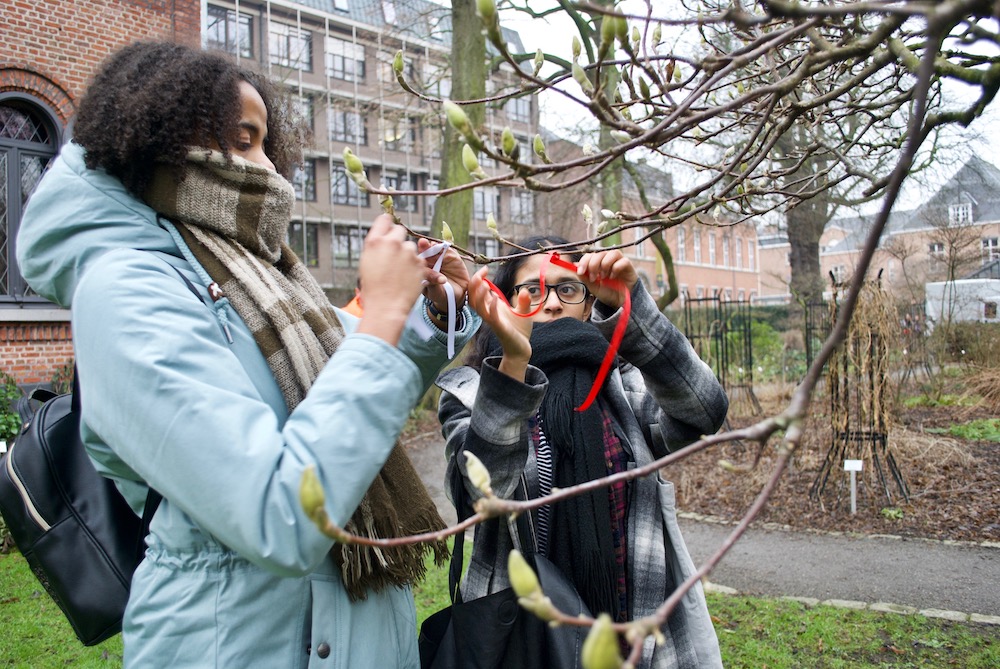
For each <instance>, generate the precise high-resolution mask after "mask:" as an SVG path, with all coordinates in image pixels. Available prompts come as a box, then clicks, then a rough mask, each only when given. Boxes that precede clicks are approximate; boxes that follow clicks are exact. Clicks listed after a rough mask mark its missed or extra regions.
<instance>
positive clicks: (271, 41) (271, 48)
mask: <svg viewBox="0 0 1000 669" xmlns="http://www.w3.org/2000/svg"><path fill="white" fill-rule="evenodd" d="M276 28H277V29H279V30H277V31H276V30H275V29H276ZM282 30H283V31H284V34H283V35H282V34H280V32H281V31H282ZM296 33H297V34H296ZM312 35H313V34H312V31H309V30H305V29H302V28H297V27H296V26H293V25H289V24H287V23H280V22H277V21H271V22H270V23H269V25H268V30H267V39H268V60H269V61H270V63H271V64H272V65H277V66H279V67H287V68H289V69H292V70H302V71H303V72H312V71H313V54H312ZM303 36H304V39H303ZM293 39H294V40H296V41H299V42H303V41H304V42H305V44H304V46H300V47H299V56H301V55H305V56H306V57H305V59H301V58H295V59H293V58H292V53H293V47H292V40H293ZM276 42H277V43H278V44H281V45H282V46H283V48H282V49H278V50H277V51H278V52H279V53H277V54H276V53H275V51H276V49H275V45H276Z"/></svg>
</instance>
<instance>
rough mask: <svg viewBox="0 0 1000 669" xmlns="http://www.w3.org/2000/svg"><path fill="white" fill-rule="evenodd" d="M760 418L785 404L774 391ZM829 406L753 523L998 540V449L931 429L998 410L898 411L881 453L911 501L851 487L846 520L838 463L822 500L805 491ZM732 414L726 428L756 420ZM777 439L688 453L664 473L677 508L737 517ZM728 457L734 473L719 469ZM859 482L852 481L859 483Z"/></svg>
mask: <svg viewBox="0 0 1000 669" xmlns="http://www.w3.org/2000/svg"><path fill="white" fill-rule="evenodd" d="M760 399H761V403H762V405H763V409H764V414H763V415H772V413H774V412H777V411H779V410H780V408H782V407H784V406H785V405H786V404H787V398H786V397H782V396H779V395H776V394H772V396H770V397H766V396H765V397H762V398H760ZM827 404H828V400H826V398H825V397H824V396H823V395H822V393H821V394H820V395H818V396H817V398H816V399H815V400H814V402H813V404H812V408H813V411H812V416H811V417H810V420H809V422H808V424H807V429H806V433H805V437H804V439H803V443H802V446H801V449H800V452H799V453H798V454H796V456H795V458H794V460H793V463H792V466H791V467H790V469H789V470H788V471H786V472H785V473H784V475H783V476H782V478H781V481H780V483H779V485H778V487H777V489H776V490H775V491H774V494H773V495H772V497H771V499H770V500H769V502H768V504H767V506H766V507H765V508H764V510H763V512H762V513H761V515H760V516H758V521H760V522H772V523H779V524H782V525H787V526H789V527H791V528H794V529H815V530H827V531H841V532H858V533H863V534H893V535H900V536H907V537H925V538H934V539H952V540H959V541H994V542H1000V443H998V442H995V441H975V440H967V439H960V438H956V437H952V436H948V435H947V434H942V433H940V432H938V431H939V430H947V429H948V428H950V427H952V426H955V425H960V424H963V423H968V422H970V421H973V420H976V419H995V418H997V417H998V412H997V411H996V410H995V409H993V410H990V409H988V408H987V407H986V406H984V405H983V404H982V403H981V404H980V405H978V406H974V407H967V406H966V407H956V406H918V407H913V408H899V409H897V410H896V412H895V415H896V420H895V422H894V424H893V425H892V426H891V428H890V433H889V449H890V450H891V451H892V453H893V454H894V457H895V460H896V462H897V464H898V465H899V468H900V470H901V472H902V475H903V478H904V480H905V482H906V484H907V486H908V489H909V499H908V500H905V499H902V497H901V496H900V495H899V494H898V490H897V489H896V487H895V486H890V492H891V493H892V495H893V497H892V499H891V500H890V499H887V497H886V496H885V494H884V493H883V492H882V490H881V489H880V488H878V489H875V488H874V487H873V486H866V485H864V484H861V485H859V493H858V504H857V506H858V508H857V514H856V515H853V516H852V515H851V513H850V488H849V478H848V476H849V475H848V474H847V472H844V471H843V466H842V464H841V465H840V466H838V467H835V468H834V471H833V473H832V474H831V477H830V479H829V480H828V483H827V486H826V490H825V494H823V496H822V497H821V498H820V499H814V498H812V497H810V495H809V492H810V489H811V487H812V486H813V482H814V481H815V480H816V477H817V474H818V472H819V470H820V467H821V465H822V463H823V459H824V458H825V457H826V454H827V451H828V450H829V448H830V444H831V429H830V424H829V414H828V411H827ZM743 408H745V407H742V406H741V405H740V404H739V403H737V404H736V406H734V407H733V411H731V412H730V422H731V424H732V426H733V427H740V426H744V425H748V424H751V423H752V422H754V421H755V420H759V417H758V418H756V419H755V418H753V417H748V416H746V415H741V409H743ZM776 443H777V439H776V438H772V440H771V442H769V444H768V446H767V447H766V448H765V449H764V450H763V451H762V452H760V460H759V462H758V463H757V465H756V467H753V462H754V458H755V457H756V456H757V454H758V452H759V451H760V447H759V446H758V445H757V444H754V443H748V444H726V445H724V446H722V447H720V448H717V449H715V450H712V451H709V452H705V453H699V454H695V455H693V456H691V457H689V458H687V459H685V460H683V461H681V462H680V463H677V464H675V465H672V466H670V467H669V468H668V470H667V472H666V474H667V477H668V478H670V479H671V480H672V481H674V483H675V484H676V485H677V498H678V499H677V503H678V507H679V509H680V510H682V511H691V512H696V513H701V514H706V515H712V516H717V517H721V518H725V519H729V520H737V519H739V518H740V517H742V516H743V514H744V513H745V512H746V509H747V508H748V507H749V505H750V504H751V503H752V501H753V499H754V498H755V497H756V495H757V494H758V493H759V491H760V489H761V487H762V485H763V483H764V481H765V480H766V478H767V476H768V475H769V474H770V472H771V470H772V467H773V463H774V460H775V445H776ZM719 460H729V461H730V462H732V463H733V464H734V465H736V466H737V468H742V469H746V470H747V471H736V472H734V471H731V470H729V469H724V468H723V467H721V466H719V464H718V463H719ZM859 481H860V479H859Z"/></svg>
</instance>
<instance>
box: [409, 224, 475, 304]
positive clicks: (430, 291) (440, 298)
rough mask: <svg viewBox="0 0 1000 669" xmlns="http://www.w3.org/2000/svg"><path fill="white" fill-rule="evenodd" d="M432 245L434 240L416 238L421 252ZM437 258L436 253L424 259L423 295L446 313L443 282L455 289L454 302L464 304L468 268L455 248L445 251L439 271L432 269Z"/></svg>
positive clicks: (446, 302)
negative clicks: (425, 282) (424, 281)
mask: <svg viewBox="0 0 1000 669" xmlns="http://www.w3.org/2000/svg"><path fill="white" fill-rule="evenodd" d="M433 245H434V242H431V241H429V240H427V239H418V240H417V251H418V252H420V253H423V252H424V251H425V250H427V249H428V248H430V247H431V246H433ZM437 260H438V256H436V255H435V256H431V257H430V258H425V259H424V262H425V263H426V264H427V269H426V270H425V272H426V276H425V277H424V278H425V279H426V281H427V287H426V288H425V289H424V295H425V296H426V297H427V298H428V299H429V300H430V301H431V302H433V303H434V307H435V308H436V309H437V310H438V311H440V312H441V313H447V311H448V295H447V293H445V290H444V284H446V283H450V284H451V287H452V289H453V290H454V291H455V304H456V305H462V304H464V303H465V291H467V290H468V288H469V268H468V267H466V266H465V263H464V262H463V261H462V257H461V256H459V255H458V253H457V252H456V251H455V249H453V248H450V247H449V248H448V250H447V251H446V252H445V256H444V262H442V263H441V271H440V272H435V271H434V264H435V263H437Z"/></svg>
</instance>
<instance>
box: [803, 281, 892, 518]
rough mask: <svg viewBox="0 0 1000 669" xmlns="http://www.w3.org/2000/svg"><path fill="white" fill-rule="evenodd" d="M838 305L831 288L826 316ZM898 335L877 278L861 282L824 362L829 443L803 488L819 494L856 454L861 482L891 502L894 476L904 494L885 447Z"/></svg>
mask: <svg viewBox="0 0 1000 669" xmlns="http://www.w3.org/2000/svg"><path fill="white" fill-rule="evenodd" d="M839 308H840V305H839V294H838V291H836V290H835V291H834V296H833V299H832V301H831V302H830V307H829V311H830V322H834V321H836V317H837V313H838V310H839ZM898 341H899V317H898V315H897V312H896V309H895V308H894V307H893V305H892V303H891V300H890V299H889V296H888V294H887V293H886V292H885V291H884V290H883V289H882V287H881V285H880V282H879V281H869V282H866V283H865V285H864V287H863V289H862V291H861V293H860V294H859V296H858V304H857V310H856V311H855V314H854V318H853V319H852V320H851V324H850V328H849V330H848V333H847V338H846V340H845V341H844V345H843V346H842V347H840V348H839V349H838V350H837V351H836V352H835V353H834V354H833V356H832V357H831V358H830V362H829V365H828V367H827V384H828V388H829V392H830V420H831V427H832V433H833V443H832V444H831V446H830V449H829V450H828V451H827V454H826V458H825V459H824V461H823V464H822V466H821V467H820V471H819V474H817V476H816V479H815V481H814V482H813V485H812V488H811V489H810V491H809V494H810V496H812V497H813V498H815V499H820V498H821V497H822V496H823V494H824V492H825V491H826V485H827V483H828V482H829V480H830V477H831V475H832V474H833V472H834V470H835V469H839V468H840V467H842V466H843V463H844V461H845V460H861V461H862V463H863V465H862V466H863V469H862V472H863V473H862V477H861V480H862V482H863V483H867V486H869V487H871V488H872V489H874V488H875V487H876V486H877V487H879V488H880V489H881V491H882V492H883V493H884V495H885V498H886V500H888V502H889V503H890V504H892V503H893V493H892V491H891V490H890V488H891V482H892V481H894V482H895V484H896V488H897V490H898V493H899V495H900V496H901V497H902V498H903V499H906V500H909V490H908V489H907V486H906V482H905V481H904V480H903V475H902V472H901V471H900V469H899V466H898V464H897V463H896V459H895V457H894V456H893V454H892V451H891V450H890V449H889V412H890V409H891V405H892V399H891V396H890V393H889V392H888V390H889V387H890V381H891V379H890V374H889V358H890V356H889V352H890V347H892V346H894V345H895V344H894V343H895V342H898ZM862 491H864V486H862Z"/></svg>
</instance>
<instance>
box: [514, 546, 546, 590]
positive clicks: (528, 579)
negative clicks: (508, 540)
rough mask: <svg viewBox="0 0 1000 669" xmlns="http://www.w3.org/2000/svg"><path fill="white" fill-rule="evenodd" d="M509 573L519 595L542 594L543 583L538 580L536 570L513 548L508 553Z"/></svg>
mask: <svg viewBox="0 0 1000 669" xmlns="http://www.w3.org/2000/svg"><path fill="white" fill-rule="evenodd" d="M507 573H508V574H509V575H510V585H511V587H513V588H514V592H515V593H517V596H518V597H532V596H533V595H540V594H542V585H541V584H540V583H539V582H538V576H536V575H535V570H534V569H532V568H531V565H529V564H528V561H527V560H525V559H524V556H523V555H521V552H520V551H519V550H517V549H513V550H511V552H510V554H509V555H507Z"/></svg>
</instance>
